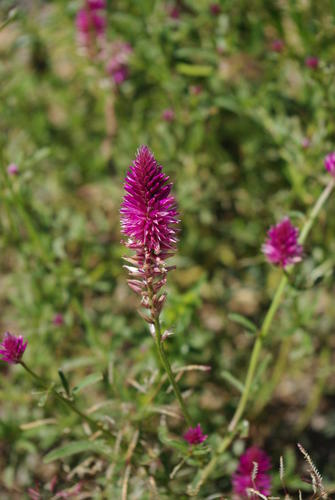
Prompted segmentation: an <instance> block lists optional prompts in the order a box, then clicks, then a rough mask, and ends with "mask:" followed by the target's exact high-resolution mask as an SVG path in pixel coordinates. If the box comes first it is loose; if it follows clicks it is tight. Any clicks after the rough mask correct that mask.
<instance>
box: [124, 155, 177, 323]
mask: <svg viewBox="0 0 335 500" xmlns="http://www.w3.org/2000/svg"><path fill="white" fill-rule="evenodd" d="M168 181H169V177H168V176H167V175H165V174H164V173H163V172H162V167H161V165H158V163H157V161H156V159H155V157H154V155H153V154H152V152H151V151H150V149H149V148H147V146H141V147H140V148H139V149H138V152H137V155H136V158H135V160H134V162H133V165H132V166H131V167H130V168H129V171H128V173H127V176H126V179H125V184H124V188H125V191H126V194H125V196H124V199H123V202H122V205H121V210H120V212H121V228H122V232H123V234H125V235H126V236H127V237H128V240H127V242H126V246H127V247H129V248H132V249H134V250H135V251H136V255H135V256H133V257H131V258H126V259H125V260H127V261H128V262H130V263H131V264H132V265H131V266H125V267H126V269H127V270H128V271H129V274H130V276H131V278H132V279H130V280H128V284H129V286H130V287H131V288H132V290H134V291H135V292H136V293H138V294H140V295H141V296H142V305H143V306H144V307H145V308H147V309H149V310H150V316H147V315H145V316H144V317H145V319H146V321H148V322H149V323H154V320H155V318H158V316H159V314H160V311H161V309H162V307H163V304H164V301H165V298H166V294H165V293H164V294H162V295H159V291H160V289H161V288H162V286H163V285H165V283H166V280H167V273H168V272H169V271H170V270H171V269H173V267H171V266H170V267H167V266H166V262H165V261H166V259H168V258H169V257H171V256H172V254H173V252H174V251H175V250H176V245H177V237H176V232H177V230H176V227H175V226H176V224H178V222H179V219H178V212H177V208H176V202H175V199H174V197H173V196H172V195H171V188H172V184H171V183H169V182H168ZM133 278H136V279H133Z"/></svg>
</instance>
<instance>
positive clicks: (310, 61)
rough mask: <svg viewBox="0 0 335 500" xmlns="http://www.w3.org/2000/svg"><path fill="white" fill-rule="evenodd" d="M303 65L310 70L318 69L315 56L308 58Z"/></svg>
mask: <svg viewBox="0 0 335 500" xmlns="http://www.w3.org/2000/svg"><path fill="white" fill-rule="evenodd" d="M305 65H306V66H307V67H308V68H311V69H317V68H318V67H319V59H318V58H317V57H316V56H308V57H306V59H305Z"/></svg>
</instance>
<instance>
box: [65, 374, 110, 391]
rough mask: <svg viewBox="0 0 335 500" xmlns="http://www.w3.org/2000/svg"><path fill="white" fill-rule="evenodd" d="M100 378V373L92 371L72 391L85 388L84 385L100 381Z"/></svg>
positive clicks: (101, 377)
mask: <svg viewBox="0 0 335 500" xmlns="http://www.w3.org/2000/svg"><path fill="white" fill-rule="evenodd" d="M102 379H103V376H102V374H101V373H92V374H91V375H88V376H87V377H85V378H83V380H82V381H81V382H79V384H78V385H76V386H75V387H74V388H73V391H72V392H73V393H74V394H76V393H78V392H80V391H82V390H83V389H85V387H87V386H89V385H92V384H96V383H97V382H100V381H101V380H102Z"/></svg>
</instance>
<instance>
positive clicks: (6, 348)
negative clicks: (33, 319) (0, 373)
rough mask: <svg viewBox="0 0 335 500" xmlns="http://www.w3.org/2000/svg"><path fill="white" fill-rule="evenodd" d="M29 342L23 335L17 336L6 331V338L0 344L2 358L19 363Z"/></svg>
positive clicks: (10, 362)
mask: <svg viewBox="0 0 335 500" xmlns="http://www.w3.org/2000/svg"><path fill="white" fill-rule="evenodd" d="M27 344H28V342H24V339H23V337H22V336H21V335H19V336H15V335H12V334H11V333H9V332H6V333H5V336H4V339H3V341H2V343H1V344H0V355H1V356H2V357H1V358H0V359H1V360H2V361H5V362H6V363H9V364H11V365H13V364H17V363H19V362H20V361H21V358H22V356H23V354H24V351H25V350H26V347H27Z"/></svg>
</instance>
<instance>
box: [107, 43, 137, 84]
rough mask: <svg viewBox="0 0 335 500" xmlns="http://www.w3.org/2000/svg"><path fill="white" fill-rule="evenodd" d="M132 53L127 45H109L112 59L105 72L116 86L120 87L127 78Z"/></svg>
mask: <svg viewBox="0 0 335 500" xmlns="http://www.w3.org/2000/svg"><path fill="white" fill-rule="evenodd" d="M132 51H133V49H132V47H131V45H130V44H129V43H124V42H120V41H116V42H114V43H113V44H112V45H111V52H112V57H111V59H110V61H109V63H108V65H107V72H108V73H109V75H110V76H111V77H112V78H113V80H114V83H115V84H116V85H121V83H123V82H124V81H125V80H126V79H127V78H128V75H129V69H128V62H129V57H130V55H131V53H132Z"/></svg>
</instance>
